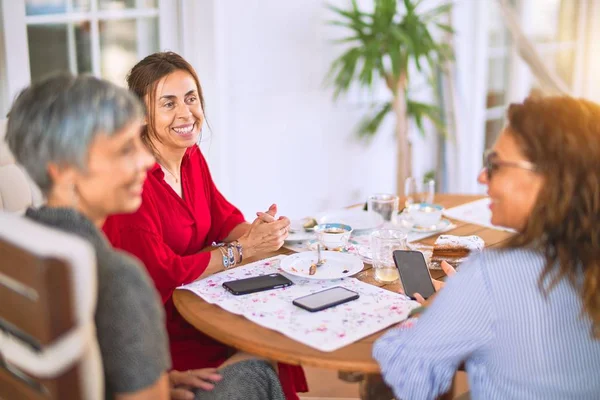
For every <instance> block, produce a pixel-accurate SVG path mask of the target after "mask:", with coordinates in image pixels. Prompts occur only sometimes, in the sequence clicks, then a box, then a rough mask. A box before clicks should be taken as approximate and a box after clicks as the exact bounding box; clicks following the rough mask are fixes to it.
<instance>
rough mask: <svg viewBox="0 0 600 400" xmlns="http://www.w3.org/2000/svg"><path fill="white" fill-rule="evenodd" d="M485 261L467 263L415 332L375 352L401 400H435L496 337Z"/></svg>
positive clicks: (398, 335) (389, 339)
mask: <svg viewBox="0 0 600 400" xmlns="http://www.w3.org/2000/svg"><path fill="white" fill-rule="evenodd" d="M479 260H481V258H479V257H477V256H475V257H474V258H472V259H470V260H469V261H467V262H465V263H464V264H463V265H462V266H461V269H460V272H458V273H457V274H456V275H455V276H453V277H452V278H450V279H448V281H447V284H446V286H445V287H444V289H442V290H441V291H440V293H439V294H438V295H437V297H436V299H435V300H434V301H433V303H432V304H431V306H430V308H428V309H427V311H426V312H425V313H423V315H422V316H421V318H419V320H418V322H417V323H416V324H415V325H414V326H413V327H412V328H409V329H402V328H400V329H394V330H391V331H389V332H387V333H386V334H385V335H384V336H382V337H381V338H380V339H379V340H377V342H375V345H374V347H373V357H375V359H376V360H377V361H378V362H379V364H380V367H381V371H382V375H383V378H384V380H385V381H386V383H387V384H388V385H389V386H390V387H391V388H392V389H393V390H394V393H395V395H396V397H397V398H401V399H411V400H419V399H435V398H437V397H438V396H440V395H442V394H444V393H445V392H447V391H448V390H449V389H450V385H451V383H452V379H453V377H454V373H455V371H456V370H457V369H458V367H459V366H460V364H461V363H462V362H463V361H465V360H466V359H467V358H469V356H470V355H471V354H472V353H473V352H475V351H476V350H478V349H480V348H481V347H483V346H484V345H485V344H486V343H488V342H489V341H490V340H491V338H492V330H491V326H492V320H493V316H492V315H491V306H490V301H489V290H487V285H486V281H485V279H484V277H483V274H482V271H481V267H482V266H481V263H480V262H479Z"/></svg>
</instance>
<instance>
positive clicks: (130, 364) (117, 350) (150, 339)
mask: <svg viewBox="0 0 600 400" xmlns="http://www.w3.org/2000/svg"><path fill="white" fill-rule="evenodd" d="M143 121H144V112H143V108H142V105H141V104H140V102H139V100H138V99H137V98H136V97H135V96H133V95H132V94H131V93H129V92H128V91H127V90H126V89H123V88H119V87H117V86H115V85H113V84H111V83H109V82H106V81H103V80H100V79H97V78H94V77H92V76H79V77H73V76H71V75H57V76H54V77H50V78H47V79H45V80H43V81H41V82H39V83H37V84H34V85H32V86H31V87H29V88H27V89H25V90H24V91H23V92H22V93H21V94H20V95H19V96H18V97H17V99H16V100H15V102H14V104H13V107H12V109H11V111H10V114H9V120H8V125H7V133H6V141H7V143H8V146H9V148H10V150H11V151H12V153H13V154H14V156H15V158H16V159H17V161H18V162H19V163H20V164H22V165H23V166H24V167H25V169H26V171H27V172H28V173H29V175H30V176H31V178H32V179H33V180H34V182H35V183H36V184H37V185H38V186H39V187H40V189H41V190H42V192H43V193H44V194H45V196H46V199H47V204H46V206H44V207H41V208H39V209H29V210H27V212H26V216H27V217H28V218H30V219H32V220H34V221H36V222H38V223H41V224H44V225H48V226H51V227H54V228H57V229H60V230H63V231H67V232H70V233H74V234H76V235H79V236H81V237H83V238H84V239H86V240H88V241H89V242H91V243H92V245H93V246H94V248H95V250H96V257H97V271H98V301H97V308H96V312H95V323H96V330H97V336H98V342H99V345H100V352H101V355H102V362H103V367H104V378H105V392H106V398H109V399H128V400H133V399H136V400H137V399H167V398H169V397H170V396H172V398H176V399H180V398H181V399H183V398H194V394H193V393H192V391H197V390H201V391H200V392H198V393H197V394H196V398H201V399H233V398H235V397H234V396H232V395H231V391H232V388H235V387H236V386H237V389H238V391H240V392H241V393H243V398H249V399H250V398H256V399H262V398H266V399H269V398H270V399H279V398H283V394H282V392H281V388H280V387H279V386H278V379H277V375H276V374H275V372H274V371H273V369H272V368H271V366H270V365H269V364H268V363H266V362H264V361H260V360H251V361H246V362H245V363H248V362H251V363H253V364H251V365H249V364H244V363H238V364H234V365H231V366H228V367H226V368H223V369H222V370H220V371H218V373H217V370H216V369H208V368H207V369H202V370H194V371H190V372H187V373H182V372H178V371H171V372H170V373H169V374H167V370H168V369H169V368H170V355H169V351H168V341H167V334H166V331H165V316H164V312H163V310H162V307H161V306H160V303H159V297H158V295H157V293H156V290H155V289H154V287H153V284H152V282H151V280H150V279H149V277H148V275H147V274H146V272H145V269H144V268H143V266H142V265H141V264H140V263H139V261H137V260H135V259H134V258H132V257H130V256H127V255H125V254H123V253H122V252H117V251H115V250H114V249H113V248H112V247H111V245H110V244H109V242H108V241H107V240H106V238H105V236H104V235H103V234H102V231H101V230H100V227H101V226H102V224H103V223H104V221H105V220H106V218H107V217H108V216H109V215H111V214H117V213H119V214H121V213H129V212H134V211H135V210H136V209H137V208H138V207H139V206H140V204H141V195H142V188H143V184H144V181H145V180H146V171H147V170H148V169H149V168H150V167H151V166H152V165H154V158H153V157H152V155H150V153H149V152H148V150H147V149H146V146H145V145H144V144H143V143H142V140H141V137H140V132H141V128H142V124H143ZM239 376H243V377H244V378H245V379H246V380H244V381H243V382H242V384H240V383H239V382H238V384H237V385H236V382H234V381H235V380H236V378H237V377H239ZM240 385H241V386H243V389H241V388H240V387H239V386H240ZM244 391H245V392H244ZM248 395H249V397H248Z"/></svg>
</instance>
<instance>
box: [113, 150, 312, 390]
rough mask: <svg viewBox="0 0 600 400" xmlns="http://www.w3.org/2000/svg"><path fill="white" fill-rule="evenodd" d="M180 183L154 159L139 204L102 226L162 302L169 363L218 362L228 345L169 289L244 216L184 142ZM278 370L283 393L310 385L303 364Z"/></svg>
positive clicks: (193, 274) (190, 276) (184, 366)
mask: <svg viewBox="0 0 600 400" xmlns="http://www.w3.org/2000/svg"><path fill="white" fill-rule="evenodd" d="M181 184H182V193H183V198H181V197H179V196H178V195H177V194H176V193H175V191H174V190H173V189H172V188H171V187H170V186H169V185H168V184H167V183H166V182H165V181H164V173H163V171H162V169H161V168H160V166H159V165H158V164H155V165H154V167H152V168H151V169H150V170H149V171H148V178H147V179H146V182H145V183H144V192H143V194H142V205H141V207H140V208H139V210H138V211H136V212H135V213H133V214H123V215H115V216H112V217H109V218H108V219H107V220H106V223H105V224H104V227H103V229H104V232H105V233H106V236H107V237H108V239H109V240H110V242H111V243H112V244H113V246H114V247H116V248H119V249H123V250H125V251H127V252H129V253H131V254H133V255H135V256H137V257H138V258H139V259H140V260H141V261H142V262H143V263H144V265H145V266H146V268H147V270H148V272H149V274H150V276H151V277H152V279H153V280H154V284H155V285H156V288H157V289H158V292H159V293H160V296H161V298H162V301H163V304H164V306H165V312H166V319H167V331H168V333H169V343H170V348H171V357H172V359H173V368H174V369H176V370H181V371H185V370H188V369H196V368H208V367H216V366H218V365H219V364H221V363H222V362H223V361H225V359H226V358H227V357H228V356H229V355H230V354H231V351H232V349H231V348H229V347H227V346H226V345H224V344H222V343H220V342H218V341H216V340H214V339H212V338H210V337H208V336H206V335H204V334H203V333H201V332H200V331H198V330H196V329H195V328H194V327H193V326H192V325H190V324H189V323H187V322H186V321H185V319H183V317H182V316H181V315H180V314H179V312H177V309H176V308H175V305H174V304H173V299H172V297H171V296H172V294H173V290H175V288H176V287H178V286H180V285H183V284H186V283H190V282H193V281H194V280H195V279H197V278H198V276H200V274H201V273H202V272H203V271H204V270H205V269H206V267H207V266H208V263H209V261H210V257H211V256H210V253H208V252H204V253H199V252H200V251H201V250H202V249H203V248H205V247H207V246H210V245H211V244H212V242H220V241H222V240H223V239H225V238H226V237H227V236H228V235H229V233H230V232H231V230H232V229H233V228H235V227H236V226H237V225H239V224H240V223H242V222H244V216H243V215H242V213H241V212H240V211H239V210H238V209H237V208H236V207H234V206H233V205H232V204H231V203H229V202H228V201H227V200H226V199H225V197H223V195H222V194H221V193H220V192H219V190H218V189H217V187H216V186H215V184H214V182H213V180H212V178H211V175H210V171H209V169H208V165H207V163H206V160H205V159H204V156H203V155H202V153H201V151H200V149H199V148H198V146H192V147H190V148H188V150H187V151H186V153H185V155H184V157H183V160H182V163H181ZM279 376H280V379H281V383H282V387H283V390H284V393H285V395H286V398H287V399H298V395H297V394H296V392H306V391H307V390H308V388H307V384H306V379H305V377H304V372H303V370H302V368H301V367H295V366H290V365H287V364H279Z"/></svg>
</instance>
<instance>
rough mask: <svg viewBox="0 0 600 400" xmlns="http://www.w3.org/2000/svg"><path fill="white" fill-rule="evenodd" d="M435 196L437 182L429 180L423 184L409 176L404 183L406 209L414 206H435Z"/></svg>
mask: <svg viewBox="0 0 600 400" xmlns="http://www.w3.org/2000/svg"><path fill="white" fill-rule="evenodd" d="M434 196H435V181H434V180H433V179H429V180H427V181H425V182H423V183H421V182H418V181H417V180H416V179H415V178H414V177H412V176H409V177H408V178H406V180H405V181H404V207H409V206H410V205H412V204H419V203H427V204H433V200H434Z"/></svg>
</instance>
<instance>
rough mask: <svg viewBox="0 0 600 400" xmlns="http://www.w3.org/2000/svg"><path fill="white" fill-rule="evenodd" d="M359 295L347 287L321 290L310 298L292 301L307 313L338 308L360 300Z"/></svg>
mask: <svg viewBox="0 0 600 400" xmlns="http://www.w3.org/2000/svg"><path fill="white" fill-rule="evenodd" d="M359 297H360V296H359V295H358V293H356V292H353V291H352V290H350V289H346V288H345V287H341V286H335V287H332V288H329V289H325V290H321V291H320V292H316V293H313V294H309V295H308V296H303V297H299V298H297V299H295V300H293V301H292V303H293V304H294V305H295V306H298V307H300V308H304V309H305V310H307V311H310V312H315V311H321V310H325V309H326V308H329V307H333V306H337V305H339V304H343V303H347V302H349V301H352V300H356V299H358V298H359Z"/></svg>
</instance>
